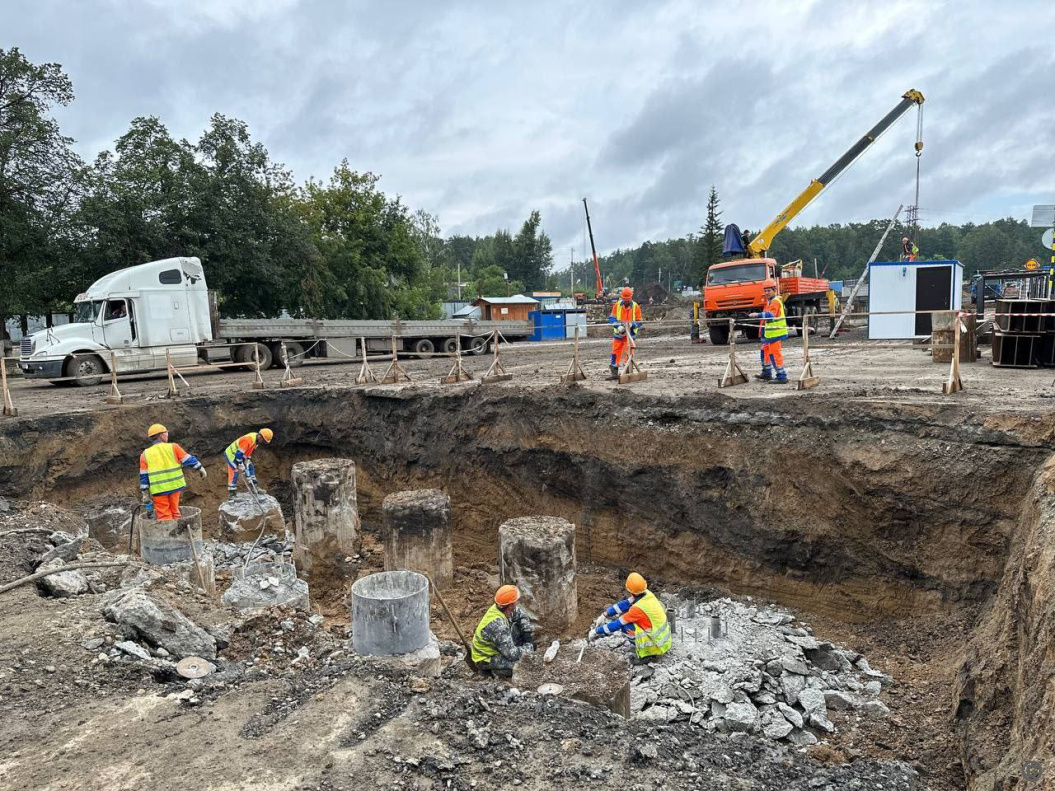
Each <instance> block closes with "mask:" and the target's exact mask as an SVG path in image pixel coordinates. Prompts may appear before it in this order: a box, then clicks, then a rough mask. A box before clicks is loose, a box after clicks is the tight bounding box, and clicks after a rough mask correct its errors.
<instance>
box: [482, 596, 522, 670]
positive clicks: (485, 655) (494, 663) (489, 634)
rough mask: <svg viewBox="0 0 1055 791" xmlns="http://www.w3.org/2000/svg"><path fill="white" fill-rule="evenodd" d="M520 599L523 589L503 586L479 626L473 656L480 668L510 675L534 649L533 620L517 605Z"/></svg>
mask: <svg viewBox="0 0 1055 791" xmlns="http://www.w3.org/2000/svg"><path fill="white" fill-rule="evenodd" d="M518 601H520V590H519V589H518V588H517V587H516V586H515V585H503V586H502V587H501V588H499V589H498V592H497V593H495V601H494V604H492V605H491V607H490V609H488V610H487V612H486V613H484V617H483V618H481V619H480V623H479V624H478V625H477V626H476V632H475V634H473V646H472V657H473V662H475V663H476V667H477V668H479V669H480V670H482V671H484V672H490V673H493V674H494V675H496V676H505V677H506V678H509V677H510V676H512V675H513V665H515V664H516V663H517V662H519V661H520V660H521V659H522V658H523V656H524V654H526V653H529V652H531V651H533V650H534V649H535V634H534V628H533V626H532V624H531V619H530V618H529V617H528V614H527V613H526V612H524V611H523V610H522V609H520V608H519V607H517V602H518Z"/></svg>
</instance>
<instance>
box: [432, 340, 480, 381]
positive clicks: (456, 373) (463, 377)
mask: <svg viewBox="0 0 1055 791" xmlns="http://www.w3.org/2000/svg"><path fill="white" fill-rule="evenodd" d="M454 342H455V347H454V365H452V366H451V370H450V373H448V374H447V375H446V376H445V377H443V378H442V379H440V384H441V385H452V384H456V383H457V382H468V381H469V380H470V379H472V378H473V375H472V374H471V373H469V372H468V371H466V370H465V369H464V368H462V336H461V333H458V334H457V335H455V336H454Z"/></svg>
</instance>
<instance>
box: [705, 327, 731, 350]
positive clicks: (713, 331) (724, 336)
mask: <svg viewBox="0 0 1055 791" xmlns="http://www.w3.org/2000/svg"><path fill="white" fill-rule="evenodd" d="M707 337H709V338H710V339H711V343H713V344H714V345H715V346H725V345H726V344H727V343H729V325H727V324H712V325H711V326H710V327H708V328H707Z"/></svg>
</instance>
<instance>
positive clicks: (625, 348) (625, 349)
mask: <svg viewBox="0 0 1055 791" xmlns="http://www.w3.org/2000/svg"><path fill="white" fill-rule="evenodd" d="M629 356H630V339H629V338H626V337H622V338H612V362H611V365H622V364H623V362H624V361H625V359H626V358H627V357H629Z"/></svg>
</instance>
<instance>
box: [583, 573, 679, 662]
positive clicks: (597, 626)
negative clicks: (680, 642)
mask: <svg viewBox="0 0 1055 791" xmlns="http://www.w3.org/2000/svg"><path fill="white" fill-rule="evenodd" d="M626 591H627V593H629V594H630V595H629V596H627V597H626V598H625V599H623V600H622V601H620V602H616V603H615V604H613V605H612V606H611V607H609V608H608V609H607V610H605V611H604V615H601V616H598V618H597V620H596V621H594V622H593V629H591V630H590V634H589V635H588V639H589V640H596V639H597V638H599V637H608V636H610V635H613V634H617V633H618V632H622V633H623V634H625V635H626V636H627V639H628V640H629V641H630V643H631V644H632V645H633V646H634V652H635V653H636V654H637V658H638V659H645V658H646V657H650V656H662V655H663V654H665V653H667V651H669V650H670V648H671V646H672V645H673V644H674V641H673V640H672V639H671V635H670V622H669V621H668V620H667V610H666V608H665V607H664V606H663V602H661V601H660V600H659V599H658V598H657V597H656V595H655V594H654V593H652V591H650V590H649V589H648V583H647V582H645V578H644V577H642V576H641V575H640V574H638V573H637V572H636V571H634V572H631V573H630V576H628V577H627V578H626Z"/></svg>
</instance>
